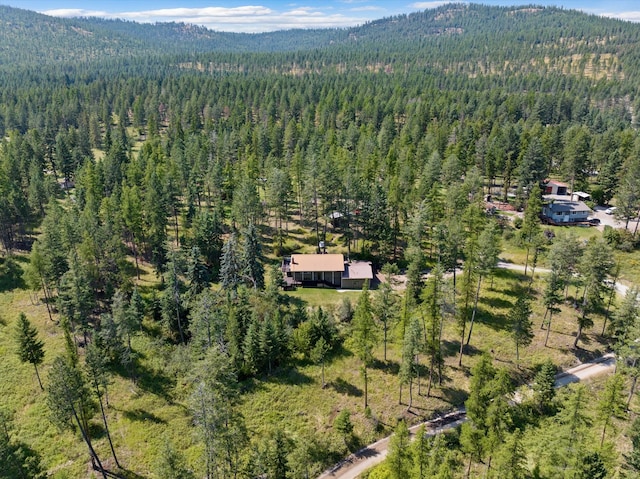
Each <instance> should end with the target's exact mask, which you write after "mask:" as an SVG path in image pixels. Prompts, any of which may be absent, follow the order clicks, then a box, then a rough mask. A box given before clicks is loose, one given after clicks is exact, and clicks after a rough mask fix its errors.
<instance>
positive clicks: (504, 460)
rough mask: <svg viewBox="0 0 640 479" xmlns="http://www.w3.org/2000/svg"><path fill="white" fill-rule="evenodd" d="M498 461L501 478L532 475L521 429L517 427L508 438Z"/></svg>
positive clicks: (498, 472) (518, 478) (520, 478)
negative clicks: (528, 467)
mask: <svg viewBox="0 0 640 479" xmlns="http://www.w3.org/2000/svg"><path fill="white" fill-rule="evenodd" d="M497 462H498V464H497V467H496V474H497V477H499V478H500V479H502V478H504V479H526V478H528V477H530V474H529V471H528V470H527V455H526V453H525V450H524V448H523V446H522V432H521V431H520V429H516V430H515V431H514V432H513V434H511V435H510V436H509V437H508V438H507V440H506V441H505V443H504V446H503V447H502V448H501V449H500V454H499V456H498V458H497Z"/></svg>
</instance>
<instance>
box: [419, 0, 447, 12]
mask: <svg viewBox="0 0 640 479" xmlns="http://www.w3.org/2000/svg"><path fill="white" fill-rule="evenodd" d="M447 3H451V1H433V2H415V3H412V4H411V6H412V7H413V8H418V9H420V10H426V9H428V8H438V7H441V6H442V5H446V4H447Z"/></svg>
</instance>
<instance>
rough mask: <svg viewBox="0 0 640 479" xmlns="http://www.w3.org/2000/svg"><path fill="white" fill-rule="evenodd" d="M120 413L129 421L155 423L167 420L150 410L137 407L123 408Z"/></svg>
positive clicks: (164, 422) (163, 422)
mask: <svg viewBox="0 0 640 479" xmlns="http://www.w3.org/2000/svg"><path fill="white" fill-rule="evenodd" d="M122 414H123V416H124V417H126V418H127V419H129V420H130V421H136V422H147V421H149V422H153V423H155V424H166V423H167V421H165V420H164V419H162V418H160V417H158V416H156V415H155V414H153V413H152V412H149V411H145V410H143V409H140V408H137V409H133V410H130V411H128V410H125V411H122Z"/></svg>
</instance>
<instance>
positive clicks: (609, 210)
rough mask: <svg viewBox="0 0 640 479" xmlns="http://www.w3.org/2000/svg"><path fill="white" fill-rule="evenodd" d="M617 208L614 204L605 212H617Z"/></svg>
mask: <svg viewBox="0 0 640 479" xmlns="http://www.w3.org/2000/svg"><path fill="white" fill-rule="evenodd" d="M616 209H617V208H616V207H615V206H612V207H611V208H607V209H606V210H604V212H605V213H606V214H608V215H612V214H614V213H615V212H616Z"/></svg>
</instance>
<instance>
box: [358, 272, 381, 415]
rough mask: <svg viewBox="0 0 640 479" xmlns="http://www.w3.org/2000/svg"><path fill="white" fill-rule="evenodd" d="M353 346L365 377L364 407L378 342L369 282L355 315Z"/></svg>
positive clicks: (366, 404)
mask: <svg viewBox="0 0 640 479" xmlns="http://www.w3.org/2000/svg"><path fill="white" fill-rule="evenodd" d="M352 341H353V347H354V350H355V353H356V356H358V359H360V362H361V363H362V374H363V377H364V407H365V408H367V406H368V405H369V395H368V385H369V384H368V383H369V377H368V375H367V368H368V367H369V366H370V365H371V363H372V362H373V348H374V346H375V345H376V343H377V342H378V335H377V331H376V324H375V322H374V320H373V314H372V313H371V299H370V296H369V284H368V282H367V283H365V285H364V286H363V288H362V292H361V293H360V297H359V298H358V304H357V305H356V310H355V313H354V316H353V332H352Z"/></svg>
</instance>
